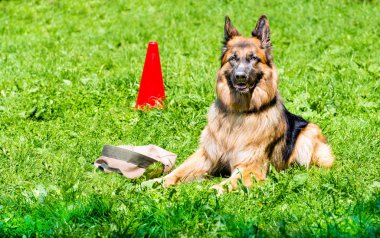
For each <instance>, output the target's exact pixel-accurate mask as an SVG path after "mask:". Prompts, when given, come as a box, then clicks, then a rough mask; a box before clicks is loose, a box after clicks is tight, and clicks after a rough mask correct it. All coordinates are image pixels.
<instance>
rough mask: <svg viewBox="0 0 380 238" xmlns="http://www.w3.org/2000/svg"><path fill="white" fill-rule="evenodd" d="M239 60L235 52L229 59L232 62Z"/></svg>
mask: <svg viewBox="0 0 380 238" xmlns="http://www.w3.org/2000/svg"><path fill="white" fill-rule="evenodd" d="M237 60H238V58H237V56H236V55H235V54H233V55H231V56H230V58H228V61H230V62H231V61H237Z"/></svg>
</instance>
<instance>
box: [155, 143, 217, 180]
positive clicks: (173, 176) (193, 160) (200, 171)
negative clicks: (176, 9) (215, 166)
mask: <svg viewBox="0 0 380 238" xmlns="http://www.w3.org/2000/svg"><path fill="white" fill-rule="evenodd" d="M211 169H212V162H211V161H210V160H209V159H208V158H207V156H206V152H205V151H204V150H203V148H199V149H198V150H197V151H196V152H194V154H192V155H191V156H190V157H189V158H188V159H187V160H185V162H183V163H182V164H181V165H180V166H179V167H178V168H176V169H175V170H173V171H172V172H171V173H170V174H168V175H166V176H165V177H163V178H157V179H154V180H153V181H155V182H162V183H163V185H164V186H165V187H169V186H171V185H175V184H177V183H180V182H188V181H191V180H195V179H200V178H202V177H203V176H204V175H206V174H207V173H209V172H210V170H211Z"/></svg>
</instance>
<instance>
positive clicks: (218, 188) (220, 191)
mask: <svg viewBox="0 0 380 238" xmlns="http://www.w3.org/2000/svg"><path fill="white" fill-rule="evenodd" d="M210 189H214V190H216V193H217V194H218V195H221V194H223V193H224V192H225V188H224V187H223V186H222V185H220V184H215V185H214V186H212V187H210Z"/></svg>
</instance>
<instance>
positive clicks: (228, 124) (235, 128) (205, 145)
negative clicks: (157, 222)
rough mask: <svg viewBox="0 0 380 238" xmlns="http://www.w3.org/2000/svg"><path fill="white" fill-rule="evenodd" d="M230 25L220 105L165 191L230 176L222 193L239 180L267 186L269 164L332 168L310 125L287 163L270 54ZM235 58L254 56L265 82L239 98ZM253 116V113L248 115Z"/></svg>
mask: <svg viewBox="0 0 380 238" xmlns="http://www.w3.org/2000/svg"><path fill="white" fill-rule="evenodd" d="M228 20H229V19H228ZM226 24H228V25H226V28H225V29H226V31H227V33H228V31H230V32H232V33H231V34H232V35H233V38H232V39H231V40H229V41H228V42H227V44H226V50H225V52H224V55H223V57H222V59H221V61H222V67H221V68H220V69H219V71H218V74H217V82H216V94H217V99H218V100H217V101H216V102H215V103H213V104H212V105H211V107H210V110H209V113H208V124H207V126H206V127H205V128H204V130H203V132H202V135H201V138H200V144H199V148H198V150H197V151H196V152H195V153H194V154H193V155H191V156H190V157H189V158H188V159H187V160H186V161H185V162H184V163H183V164H181V165H180V166H179V167H178V168H177V169H175V170H174V171H173V172H171V173H170V174H168V175H166V176H165V177H164V178H163V183H164V185H165V186H170V185H175V184H177V183H179V182H188V181H191V180H194V179H201V178H203V177H204V176H207V175H215V174H216V175H217V174H218V173H219V172H220V171H222V170H227V171H230V173H231V176H230V177H229V178H228V179H226V180H225V181H223V182H222V183H221V184H219V185H215V186H213V188H214V189H217V190H218V191H219V192H222V191H224V188H225V187H227V188H228V190H234V189H236V188H237V185H238V180H239V179H241V180H242V182H243V184H244V185H245V186H247V187H251V186H252V185H253V179H254V180H256V181H261V180H264V179H265V178H266V175H267V172H268V169H269V165H270V164H272V165H273V166H274V167H275V168H276V169H277V170H283V169H286V168H287V167H289V166H291V165H292V164H293V163H297V164H300V165H304V166H309V165H318V166H322V167H325V168H330V167H331V166H332V164H333V161H334V158H333V156H332V152H331V149H330V148H329V146H328V145H327V143H326V140H325V137H324V136H323V135H322V132H321V130H320V129H319V127H318V126H317V125H315V124H311V123H309V124H308V125H307V126H306V127H305V128H303V129H302V131H301V132H300V134H299V136H298V139H297V140H296V143H295V146H294V150H293V152H292V154H291V155H290V158H289V160H288V161H287V162H286V161H284V159H283V154H284V148H285V145H286V140H285V138H286V131H287V124H286V118H285V116H284V106H283V103H282V99H281V96H280V94H279V92H278V89H277V81H278V78H277V72H276V69H275V67H274V65H273V64H272V63H271V62H270V61H269V60H270V58H267V56H268V52H269V51H264V49H263V47H262V46H261V45H260V44H263V43H262V42H260V40H259V39H258V38H256V37H251V38H246V37H242V36H240V34H239V33H238V32H237V31H236V29H235V28H233V26H232V25H230V22H229V21H228V22H227V21H226ZM256 28H257V27H256ZM268 34H269V33H268ZM232 54H237V55H239V56H240V57H245V56H246V55H250V54H255V55H256V56H257V57H258V58H259V61H258V63H255V64H254V65H253V67H254V70H257V71H258V72H262V78H261V80H260V81H259V83H258V84H257V86H256V87H255V88H254V90H251V91H249V92H248V93H238V92H236V91H235V90H233V89H232V88H231V87H230V86H229V85H228V79H227V78H226V75H228V72H230V71H231V70H232V66H231V64H230V63H228V59H229V57H231V55H232ZM273 99H277V100H276V101H275V104H274V105H271V106H270V107H267V108H266V107H264V106H265V105H268V104H269V103H270V102H271V101H272V100H273ZM250 111H254V112H253V113H248V112H250ZM256 111H257V112H256ZM159 180H160V179H156V181H159Z"/></svg>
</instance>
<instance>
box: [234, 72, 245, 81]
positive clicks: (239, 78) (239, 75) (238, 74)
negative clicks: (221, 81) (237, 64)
mask: <svg viewBox="0 0 380 238" xmlns="http://www.w3.org/2000/svg"><path fill="white" fill-rule="evenodd" d="M235 78H236V81H237V82H239V83H245V82H247V75H246V74H245V73H244V72H236V73H235Z"/></svg>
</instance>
